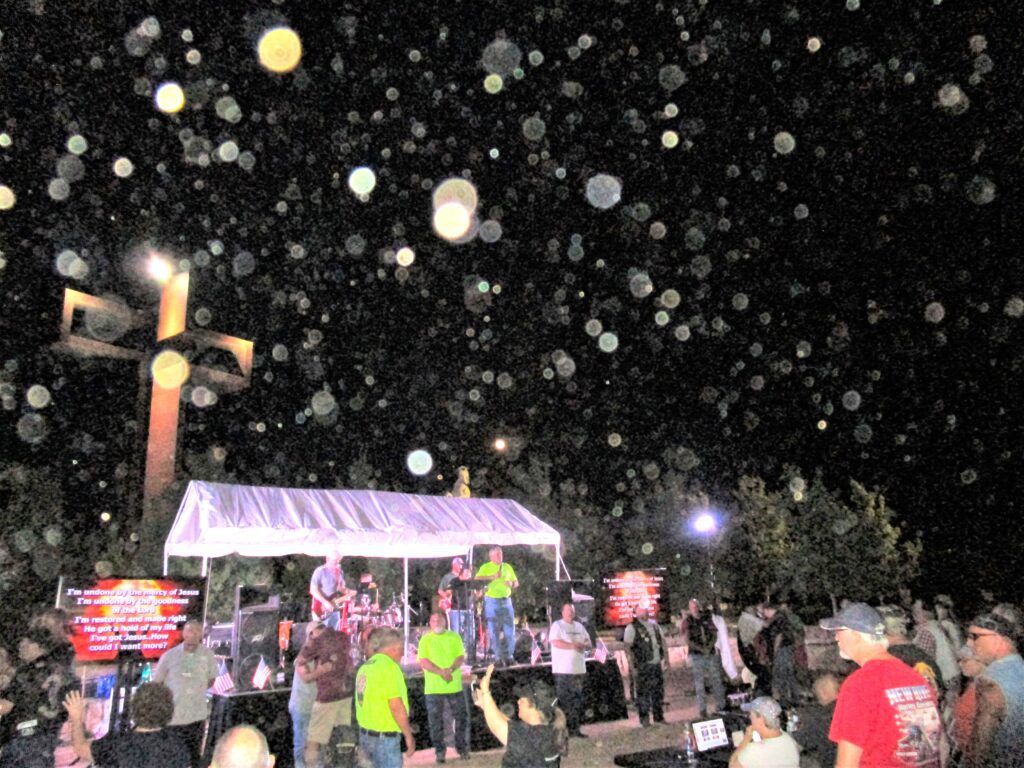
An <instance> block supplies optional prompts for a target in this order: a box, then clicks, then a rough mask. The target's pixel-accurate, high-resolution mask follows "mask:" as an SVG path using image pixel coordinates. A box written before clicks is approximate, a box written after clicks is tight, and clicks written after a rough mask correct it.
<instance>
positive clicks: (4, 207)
mask: <svg viewBox="0 0 1024 768" xmlns="http://www.w3.org/2000/svg"><path fill="white" fill-rule="evenodd" d="M17 199H18V198H17V197H15V195H14V190H13V189H11V188H10V187H8V186H6V185H4V184H0V211H9V210H10V209H11V208H13V207H14V203H15V201H16V200H17Z"/></svg>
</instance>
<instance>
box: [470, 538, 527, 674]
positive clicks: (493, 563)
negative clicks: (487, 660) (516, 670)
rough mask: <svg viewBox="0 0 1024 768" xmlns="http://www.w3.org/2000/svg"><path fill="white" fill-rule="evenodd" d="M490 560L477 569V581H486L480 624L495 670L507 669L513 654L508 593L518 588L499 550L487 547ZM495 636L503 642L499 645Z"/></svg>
mask: <svg viewBox="0 0 1024 768" xmlns="http://www.w3.org/2000/svg"><path fill="white" fill-rule="evenodd" d="M489 557H490V560H489V561H488V562H486V563H484V564H483V565H481V566H480V568H479V570H478V571H477V572H476V577H477V579H482V580H484V581H489V582H490V584H488V585H487V589H486V590H485V591H484V620H485V621H486V622H487V646H488V648H489V649H490V652H491V653H492V654H493V655H494V657H495V660H496V663H497V664H498V665H499V666H508V665H509V664H511V663H512V657H513V655H514V654H515V650H516V628H515V611H514V610H513V608H512V590H514V589H515V588H516V587H518V586H519V580H518V578H517V577H516V572H515V569H513V568H512V566H511V565H509V564H508V563H506V562H504V556H503V554H502V551H501V547H491V549H490V551H489ZM499 632H500V633H501V635H502V637H503V642H502V641H499Z"/></svg>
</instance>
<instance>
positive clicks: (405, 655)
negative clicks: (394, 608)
mask: <svg viewBox="0 0 1024 768" xmlns="http://www.w3.org/2000/svg"><path fill="white" fill-rule="evenodd" d="M402 571H403V576H402V584H403V586H402V591H403V597H404V598H405V599H404V600H402V603H403V604H404V605H405V616H404V621H403V622H402V628H403V631H404V632H405V644H404V645H403V646H402V659H403V660H404V661H405V663H406V664H408V663H409V558H408V557H403V558H402Z"/></svg>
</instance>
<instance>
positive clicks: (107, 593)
mask: <svg viewBox="0 0 1024 768" xmlns="http://www.w3.org/2000/svg"><path fill="white" fill-rule="evenodd" d="M205 597H206V580H205V579H199V578H173V579H168V578H159V579H139V578H133V579H121V578H109V579H93V580H89V581H72V580H70V579H66V578H64V577H61V581H60V592H59V598H58V606H59V607H61V608H63V609H65V610H66V611H67V612H68V613H69V614H70V615H71V619H70V623H71V644H72V645H73V646H74V648H75V659H76V660H77V661H80V662H89V661H115V660H117V659H136V660H145V661H156V660H157V659H159V658H160V657H161V656H163V654H164V652H165V651H168V650H170V649H171V648H173V647H174V646H176V645H178V643H180V642H181V630H182V628H183V627H184V626H185V622H186V621H189V620H192V619H195V620H196V621H202V620H203V601H204V599H205Z"/></svg>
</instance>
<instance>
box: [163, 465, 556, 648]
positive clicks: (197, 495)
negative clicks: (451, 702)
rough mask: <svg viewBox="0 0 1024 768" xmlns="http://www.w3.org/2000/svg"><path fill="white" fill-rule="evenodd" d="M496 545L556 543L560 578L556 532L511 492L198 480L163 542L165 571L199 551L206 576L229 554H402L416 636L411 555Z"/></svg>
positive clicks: (430, 555) (449, 553) (454, 552)
mask: <svg viewBox="0 0 1024 768" xmlns="http://www.w3.org/2000/svg"><path fill="white" fill-rule="evenodd" d="M495 544H496V545H500V546H510V545H516V544H520V545H523V544H525V545H540V546H550V547H552V548H553V549H554V557H553V560H554V573H555V578H556V579H557V578H558V576H559V573H560V567H561V557H560V551H559V547H560V544H561V536H560V535H559V533H558V531H556V530H555V529H554V528H552V527H551V526H550V525H548V524H547V523H544V522H542V521H541V520H539V519H538V518H537V517H536V516H534V515H533V514H531V513H530V512H529V511H528V510H527V509H526V508H525V507H523V506H522V505H520V504H518V503H517V502H515V501H512V500H510V499H481V498H469V499H462V498H453V497H447V496H419V495H415V494H408V493H391V492H385V491H346V490H321V489H310V488H271V487H265V486H255V485H227V484H224V483H209V482H205V481H202V480H192V481H191V482H189V484H188V488H187V489H186V491H185V495H184V497H183V498H182V500H181V505H180V506H179V507H178V514H177V516H176V517H175V520H174V525H173V526H171V531H170V533H169V534H168V536H167V541H166V542H165V544H164V574H165V575H166V574H167V572H168V567H169V564H170V558H171V557H201V558H202V559H203V573H204V575H205V573H206V568H207V563H208V560H209V559H210V558H213V557H223V556H224V555H229V554H238V555H243V556H245V557H281V556H285V555H311V556H314V557H323V556H326V555H328V554H331V553H332V552H338V551H340V552H342V553H343V554H344V555H346V556H354V557H400V558H402V560H403V561H404V564H405V578H404V594H405V600H404V603H405V631H406V635H408V631H409V600H408V594H409V558H435V557H436V558H441V557H453V556H455V555H461V554H465V553H467V552H470V551H471V549H472V547H473V546H474V545H495ZM406 640H407V641H408V637H407V638H406Z"/></svg>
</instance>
